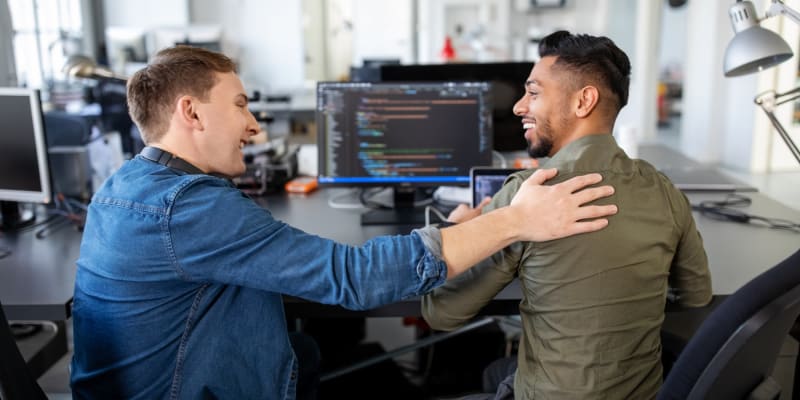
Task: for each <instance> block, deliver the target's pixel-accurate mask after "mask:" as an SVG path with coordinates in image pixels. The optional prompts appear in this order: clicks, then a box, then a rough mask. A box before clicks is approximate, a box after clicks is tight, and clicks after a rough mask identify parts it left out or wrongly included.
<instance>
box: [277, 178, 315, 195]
mask: <svg viewBox="0 0 800 400" xmlns="http://www.w3.org/2000/svg"><path fill="white" fill-rule="evenodd" d="M316 188H317V178H315V177H313V176H300V177H297V178H294V179H292V180H290V181H289V182H286V185H285V186H284V189H286V191H287V192H289V193H308V192H313V191H314V189H316Z"/></svg>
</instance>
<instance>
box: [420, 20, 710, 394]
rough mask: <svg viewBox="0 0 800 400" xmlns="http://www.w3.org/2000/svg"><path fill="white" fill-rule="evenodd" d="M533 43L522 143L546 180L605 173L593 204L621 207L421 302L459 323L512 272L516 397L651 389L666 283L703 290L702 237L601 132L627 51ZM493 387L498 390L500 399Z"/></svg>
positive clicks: (516, 250) (616, 106)
mask: <svg viewBox="0 0 800 400" xmlns="http://www.w3.org/2000/svg"><path fill="white" fill-rule="evenodd" d="M539 52H540V55H541V57H542V58H541V60H540V61H539V62H538V63H536V65H535V66H534V68H533V70H532V72H531V75H530V77H529V78H528V81H527V82H525V88H526V94H525V95H524V96H523V97H522V98H521V99H520V100H519V101H518V102H517V103H516V104H515V106H514V113H515V114H516V115H518V116H520V117H521V119H522V124H523V128H524V129H525V138H526V139H527V140H528V143H529V145H530V148H529V153H530V154H531V156H532V157H550V159H549V160H548V161H547V162H546V163H545V164H544V165H543V167H546V168H558V176H557V177H556V178H554V179H552V180H551V181H550V182H548V184H550V183H551V182H558V181H563V180H565V179H569V178H570V177H573V176H576V175H580V174H584V173H586V172H599V173H601V174H602V175H603V182H604V183H607V184H611V185H612V186H614V188H615V194H614V195H613V196H611V197H609V198H606V199H602V200H600V201H598V202H596V203H597V204H607V203H610V202H613V203H614V204H617V205H618V207H619V212H618V214H617V215H615V216H612V217H610V218H609V226H608V227H607V228H606V229H604V230H601V231H597V232H593V233H587V234H582V235H577V236H572V237H568V238H564V239H558V240H552V241H546V242H537V243H533V242H518V243H515V244H512V245H511V246H509V247H507V248H505V249H504V250H502V251H500V252H498V253H497V254H495V255H493V256H492V257H490V258H489V259H486V260H484V261H483V262H482V263H481V264H479V265H477V266H476V267H474V268H472V269H470V270H469V271H467V272H466V273H464V274H462V275H460V276H459V277H456V278H455V279H453V280H451V281H449V282H448V283H447V284H445V285H444V286H442V287H440V288H437V289H436V290H434V291H433V292H432V293H430V294H428V295H426V296H425V297H424V298H423V302H422V312H423V315H424V316H425V319H426V320H427V321H428V323H429V324H430V325H431V327H433V328H435V329H442V330H452V329H455V328H457V327H459V326H461V325H463V324H464V323H466V322H467V321H469V320H470V319H471V318H472V317H474V316H475V314H476V313H477V312H478V311H480V309H481V308H482V307H483V306H484V305H486V304H487V303H488V302H489V301H491V300H492V298H494V296H495V295H496V294H497V293H498V292H500V291H501V290H502V289H503V288H504V287H505V286H506V285H508V284H509V283H510V282H511V281H512V280H513V279H514V278H516V277H518V278H519V281H520V285H521V287H522V294H523V298H522V301H521V303H520V307H519V308H520V316H521V318H522V324H523V328H522V336H521V339H520V344H519V354H518V360H517V371H516V376H515V377H514V378H513V386H512V385H507V386H510V387H511V388H513V396H514V398H516V399H600V398H602V399H649V398H654V397H655V395H656V393H657V392H658V389H659V387H660V385H661V382H662V376H661V375H662V368H661V342H660V335H659V331H660V329H661V324H662V321H663V320H664V306H665V302H666V297H667V288H668V286H670V287H672V288H673V289H674V290H675V291H676V292H677V295H678V302H679V303H680V304H681V305H684V306H688V307H698V306H703V305H705V304H707V303H708V302H709V301H710V300H711V280H710V275H709V271H708V260H707V258H706V253H705V250H704V249H703V243H702V239H701V238H700V234H699V233H698V232H697V230H696V228H695V223H694V219H693V218H692V214H691V207H690V205H689V202H688V200H687V199H686V197H685V196H684V195H683V194H682V193H681V192H680V191H679V190H677V189H676V188H675V187H674V186H673V185H672V183H671V182H670V181H669V180H668V179H667V178H666V177H665V176H664V175H662V174H660V173H659V172H658V171H656V169H655V168H653V166H651V165H650V164H648V163H647V162H645V161H641V160H633V159H630V158H628V156H627V155H626V154H625V152H624V151H622V150H621V149H620V148H619V147H618V146H617V144H616V142H615V141H614V138H613V137H612V136H611V134H610V132H611V131H612V129H613V126H614V121H615V119H616V116H617V114H618V112H619V110H620V109H621V108H622V107H623V106H624V105H625V104H626V103H627V97H628V83H629V75H630V62H629V61H628V57H627V56H626V55H625V53H624V52H622V50H620V49H619V48H618V47H617V46H616V45H614V43H613V42H612V41H611V40H609V39H608V38H605V37H593V36H588V35H572V34H570V33H568V32H564V31H561V32H556V33H553V34H551V35H549V36H548V37H546V38H544V39H543V41H542V42H541V44H540V46H539ZM531 173H533V171H532V170H528V171H524V172H519V173H516V174H514V175H512V176H511V177H509V178H508V179H507V181H506V183H505V185H504V186H503V188H502V189H501V190H500V191H499V192H498V193H497V194H496V195H495V196H494V198H493V199H492V201H491V202H490V203H489V204H488V205H487V206H485V207H484V209H483V211H484V212H487V211H489V210H492V209H496V208H499V207H504V206H506V205H508V204H509V202H510V200H511V199H512V197H513V196H514V193H516V191H517V190H518V189H519V187H520V184H521V183H522V182H523V181H524V180H525V178H527V177H528V176H530V175H531ZM458 211H463V210H458ZM458 211H457V212H456V214H454V215H457V214H458ZM509 383H510V380H509ZM506 389H508V388H506ZM501 392H502V391H499V392H498V394H497V395H498V397H497V398H510V396H511V394H510V392H508V391H506V392H504V393H501Z"/></svg>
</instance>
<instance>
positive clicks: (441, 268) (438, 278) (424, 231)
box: [412, 226, 447, 295]
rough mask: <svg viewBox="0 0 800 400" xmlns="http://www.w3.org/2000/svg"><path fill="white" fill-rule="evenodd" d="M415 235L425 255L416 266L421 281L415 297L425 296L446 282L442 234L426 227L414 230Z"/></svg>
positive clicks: (437, 230)
mask: <svg viewBox="0 0 800 400" xmlns="http://www.w3.org/2000/svg"><path fill="white" fill-rule="evenodd" d="M412 234H416V235H417V236H418V237H419V238H420V239H421V240H422V244H423V245H424V246H425V249H426V250H427V251H426V254H425V255H424V256H423V257H422V260H420V262H419V264H418V265H417V275H418V276H419V277H420V279H421V281H422V282H421V284H420V286H419V289H418V292H417V295H422V294H425V293H427V292H429V291H431V290H433V289H434V288H435V287H437V286H441V285H442V284H444V282H445V281H446V280H447V264H446V263H445V262H444V258H443V257H442V234H441V232H439V228H436V227H433V226H427V227H425V228H420V229H415V230H414V231H413V232H412Z"/></svg>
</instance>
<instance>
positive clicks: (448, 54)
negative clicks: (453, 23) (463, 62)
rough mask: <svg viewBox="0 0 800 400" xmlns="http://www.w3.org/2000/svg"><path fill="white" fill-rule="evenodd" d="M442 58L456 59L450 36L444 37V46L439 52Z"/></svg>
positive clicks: (446, 59)
mask: <svg viewBox="0 0 800 400" xmlns="http://www.w3.org/2000/svg"><path fill="white" fill-rule="evenodd" d="M441 56H442V60H444V61H453V60H455V59H456V49H454V48H453V40H452V39H450V36H445V37H444V47H442V52H441Z"/></svg>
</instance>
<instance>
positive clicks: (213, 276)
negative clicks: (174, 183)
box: [164, 179, 447, 309]
mask: <svg viewBox="0 0 800 400" xmlns="http://www.w3.org/2000/svg"><path fill="white" fill-rule="evenodd" d="M164 237H165V243H166V245H167V246H168V249H171V252H170V253H171V254H172V256H173V260H172V262H173V265H174V266H175V269H176V271H177V273H178V274H179V275H180V276H181V277H182V278H183V279H186V280H190V281H199V282H204V281H205V282H218V283H225V284H232V285H239V286H246V287H251V288H256V289H261V290H266V291H271V292H277V293H283V294H287V295H292V296H296V297H300V298H304V299H307V300H312V301H316V302H320V303H325V304H338V305H341V306H344V307H346V308H350V309H367V308H373V307H377V306H380V305H383V304H387V303H391V302H394V301H397V300H400V299H402V298H406V297H411V296H419V295H421V294H424V293H426V292H428V291H430V290H432V289H433V288H434V287H436V286H439V285H441V284H442V283H444V281H445V279H446V277H447V268H446V265H445V263H444V261H443V260H442V257H441V246H440V243H441V239H440V238H439V233H438V230H436V229H435V228H429V229H426V230H419V231H415V232H412V233H411V234H410V235H404V236H382V237H376V238H374V239H372V240H369V241H367V242H366V243H364V244H363V245H361V246H349V245H344V244H341V243H337V242H334V241H332V240H328V239H324V238H321V237H318V236H315V235H312V234H308V233H305V232H303V231H301V230H299V229H296V228H294V227H292V226H289V225H287V224H285V223H283V222H280V221H277V220H275V219H274V218H273V217H272V215H271V214H270V213H269V211H268V210H265V209H264V208H262V207H260V206H259V205H258V204H256V203H255V202H253V201H252V200H251V199H249V198H247V197H245V196H244V195H243V194H242V193H241V192H239V191H238V190H237V189H235V188H233V187H232V186H230V185H229V184H227V183H226V182H224V181H222V180H216V179H203V180H200V181H197V182H195V183H193V184H192V185H189V186H188V187H187V188H184V189H183V190H182V191H181V192H180V193H177V194H176V196H175V198H174V200H173V204H172V207H171V209H170V213H169V218H168V222H167V223H166V224H165V226H164Z"/></svg>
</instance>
